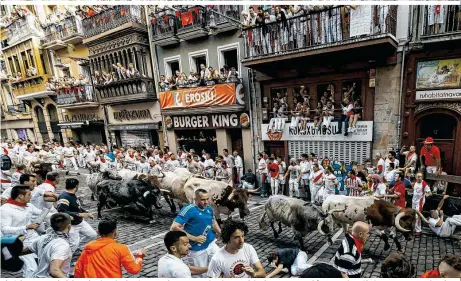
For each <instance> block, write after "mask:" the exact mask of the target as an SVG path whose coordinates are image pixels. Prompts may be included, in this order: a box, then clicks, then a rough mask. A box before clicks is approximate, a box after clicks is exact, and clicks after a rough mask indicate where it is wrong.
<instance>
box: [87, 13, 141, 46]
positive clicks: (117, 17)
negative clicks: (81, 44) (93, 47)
mask: <svg viewBox="0 0 461 281" xmlns="http://www.w3.org/2000/svg"><path fill="white" fill-rule="evenodd" d="M142 9H143V8H142V6H136V5H118V6H113V7H112V8H110V9H108V10H105V11H103V12H101V13H100V14H96V15H94V16H92V17H89V18H86V19H84V20H83V21H82V26H83V34H84V37H85V38H89V37H92V36H95V35H98V34H101V33H103V32H106V31H109V30H112V29H114V28H117V27H119V26H122V25H124V24H126V23H129V22H136V23H140V24H145V23H146V22H145V17H144V15H143V12H142Z"/></svg>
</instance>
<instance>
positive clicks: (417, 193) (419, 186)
mask: <svg viewBox="0 0 461 281" xmlns="http://www.w3.org/2000/svg"><path fill="white" fill-rule="evenodd" d="M423 186H424V187H423ZM430 191H431V188H430V187H429V185H428V184H427V183H426V182H425V181H422V182H420V183H418V182H415V185H414V186H413V202H415V203H418V202H419V201H420V200H423V204H424V201H425V199H426V197H425V196H424V194H426V193H427V192H430Z"/></svg>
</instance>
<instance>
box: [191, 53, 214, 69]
mask: <svg viewBox="0 0 461 281" xmlns="http://www.w3.org/2000/svg"><path fill="white" fill-rule="evenodd" d="M201 64H203V65H205V67H209V66H210V65H209V60H208V50H201V51H197V52H192V53H189V65H190V71H192V72H200V65H201Z"/></svg>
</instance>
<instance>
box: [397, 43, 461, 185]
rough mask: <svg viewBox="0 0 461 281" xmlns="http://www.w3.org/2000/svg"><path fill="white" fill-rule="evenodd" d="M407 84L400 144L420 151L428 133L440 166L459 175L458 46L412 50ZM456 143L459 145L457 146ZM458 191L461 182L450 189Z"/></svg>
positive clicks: (460, 83)
mask: <svg viewBox="0 0 461 281" xmlns="http://www.w3.org/2000/svg"><path fill="white" fill-rule="evenodd" d="M408 68H409V69H410V68H411V69H415V70H416V71H411V72H410V71H409V70H408V69H407V75H408V84H407V93H409V94H408V95H406V96H405V97H404V101H403V102H404V105H405V108H404V113H403V117H402V145H406V146H407V147H408V146H409V145H416V149H417V150H416V151H417V152H418V154H419V151H420V149H421V147H422V146H423V141H424V139H426V138H427V137H432V138H433V139H434V144H435V145H436V146H437V147H439V149H440V154H441V162H442V168H443V170H444V171H445V172H446V173H447V174H449V175H458V176H459V175H461V150H460V149H459V147H461V49H459V48H458V49H456V51H454V52H451V53H447V52H445V51H440V52H435V51H434V52H424V53H420V52H417V53H416V52H415V53H412V54H411V55H410V56H409V64H408ZM456 147H458V149H456ZM453 188H454V189H455V192H457V193H458V194H461V185H455V186H449V190H450V191H451V190H453Z"/></svg>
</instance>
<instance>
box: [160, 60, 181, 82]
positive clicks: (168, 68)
mask: <svg viewBox="0 0 461 281" xmlns="http://www.w3.org/2000/svg"><path fill="white" fill-rule="evenodd" d="M164 67H165V76H166V77H171V76H172V75H173V74H175V73H176V70H179V71H182V67H181V56H179V55H178V56H174V57H169V58H165V59H164Z"/></svg>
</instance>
